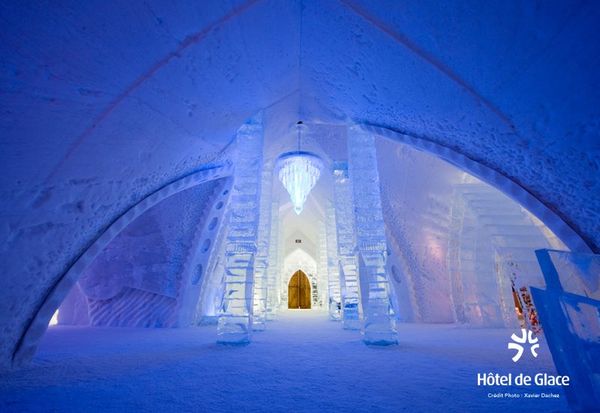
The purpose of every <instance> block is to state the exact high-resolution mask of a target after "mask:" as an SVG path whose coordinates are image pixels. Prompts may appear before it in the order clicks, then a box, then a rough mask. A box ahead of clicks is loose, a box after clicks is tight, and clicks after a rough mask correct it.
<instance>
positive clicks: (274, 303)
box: [267, 201, 279, 321]
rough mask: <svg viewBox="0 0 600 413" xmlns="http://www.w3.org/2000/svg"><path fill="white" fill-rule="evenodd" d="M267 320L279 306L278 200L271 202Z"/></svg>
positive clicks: (271, 317)
mask: <svg viewBox="0 0 600 413" xmlns="http://www.w3.org/2000/svg"><path fill="white" fill-rule="evenodd" d="M267 289H268V290H267V321H271V320H274V319H275V316H276V314H277V308H278V307H279V202H278V201H273V202H271V234H270V239H269V267H268V268H267Z"/></svg>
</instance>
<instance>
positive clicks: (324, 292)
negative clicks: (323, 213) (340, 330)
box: [317, 220, 329, 303]
mask: <svg viewBox="0 0 600 413" xmlns="http://www.w3.org/2000/svg"><path fill="white" fill-rule="evenodd" d="M318 225H319V235H318V236H319V238H318V261H317V283H318V287H317V290H318V292H319V298H320V299H319V302H320V303H325V302H326V301H325V299H327V301H329V283H328V278H329V274H328V267H327V230H326V227H325V222H323V221H320V220H319V222H318Z"/></svg>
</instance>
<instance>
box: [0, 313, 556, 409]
mask: <svg viewBox="0 0 600 413" xmlns="http://www.w3.org/2000/svg"><path fill="white" fill-rule="evenodd" d="M398 332H399V340H400V345H399V346H392V347H387V348H370V347H367V346H365V345H364V344H363V342H362V340H361V338H360V335H359V334H358V332H353V331H346V330H342V329H341V326H340V324H339V323H336V322H333V321H329V320H327V314H326V313H325V312H317V311H310V310H309V311H306V310H305V311H299V310H296V311H295V312H294V311H293V310H292V311H289V310H288V311H286V312H284V313H282V317H281V319H280V320H278V321H274V322H271V323H269V324H268V328H267V330H266V331H264V332H261V333H257V334H255V335H254V339H253V343H252V344H250V345H249V346H245V347H230V346H219V345H217V344H215V338H216V331H215V329H214V326H209V327H200V328H195V329H125V328H119V329H115V328H82V327H71V328H69V327H54V328H52V329H51V330H50V331H49V332H48V333H47V335H46V337H45V339H44V342H43V343H42V346H41V348H40V352H39V354H38V355H37V356H36V358H35V359H34V361H33V363H32V364H31V365H30V366H28V367H26V368H24V369H22V370H20V371H15V372H11V373H9V374H6V375H4V376H2V377H1V378H0V400H1V403H2V405H0V410H2V411H3V412H47V411H53V412H72V411H89V409H90V408H91V406H93V407H94V408H95V409H96V410H102V411H160V412H191V411H218V412H236V411H245V412H274V411H294V412H333V411H336V412H341V411H346V412H367V411H368V412H374V411H377V412H395V413H396V412H433V411H439V409H440V408H441V406H444V407H443V409H444V411H447V412H465V411H469V412H496V411H497V412H522V411H536V412H561V411H567V407H566V400H565V399H564V395H563V394H562V393H560V391H558V392H557V391H556V390H552V389H551V388H546V387H537V388H536V387H533V388H530V389H531V391H532V392H533V391H544V392H553V393H558V394H560V398H559V399H523V398H521V399H508V398H502V399H489V398H488V393H489V392H492V393H493V392H497V391H501V392H502V393H504V392H515V393H521V392H523V391H524V390H523V388H503V389H498V388H494V387H477V386H476V375H477V373H478V372H480V373H484V372H489V371H497V372H499V373H513V374H514V373H521V372H523V373H526V374H534V373H540V372H541V373H543V372H547V373H549V374H555V373H554V372H553V364H552V361H551V359H550V354H549V352H548V349H547V348H546V346H545V344H544V343H542V347H541V348H540V351H539V354H540V356H539V357H538V358H537V359H535V360H533V359H526V358H525V357H523V359H522V361H520V362H519V364H518V365H515V364H514V363H513V362H512V361H511V357H512V354H511V352H509V351H508V350H507V349H506V343H507V341H508V339H509V337H510V334H511V333H512V331H510V330H504V329H473V330H469V329H464V328H456V327H454V326H443V325H414V324H401V325H399V326H398ZM450 402H451V403H450Z"/></svg>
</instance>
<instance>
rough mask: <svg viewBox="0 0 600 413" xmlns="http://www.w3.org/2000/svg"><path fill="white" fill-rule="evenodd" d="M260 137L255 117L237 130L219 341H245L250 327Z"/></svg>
mask: <svg viewBox="0 0 600 413" xmlns="http://www.w3.org/2000/svg"><path fill="white" fill-rule="evenodd" d="M262 141H263V136H262V123H261V122H260V121H258V120H252V121H250V122H249V123H246V124H244V125H243V126H242V127H241V128H240V129H239V130H238V133H237V139H236V153H235V155H234V156H235V175H234V183H233V186H232V189H231V198H230V211H229V225H228V232H227V237H226V240H225V242H226V247H225V277H224V281H225V288H224V296H223V302H222V305H221V311H220V314H219V323H218V327H217V337H218V338H217V341H218V342H219V343H223V344H244V343H248V342H249V341H250V335H251V331H252V312H253V287H254V260H255V255H256V250H257V237H258V234H257V230H258V219H259V194H260V171H261V167H262V165H261V163H262Z"/></svg>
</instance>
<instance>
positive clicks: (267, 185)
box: [252, 163, 273, 331]
mask: <svg viewBox="0 0 600 413" xmlns="http://www.w3.org/2000/svg"><path fill="white" fill-rule="evenodd" d="M272 181H273V164H271V163H268V164H265V165H264V167H263V171H262V176H261V190H260V201H259V203H260V208H259V212H260V218H259V226H258V250H257V253H256V261H255V263H254V304H253V306H254V317H253V324H252V328H253V329H254V330H256V331H259V330H264V329H265V321H266V317H267V292H268V286H267V271H268V267H269V243H270V241H271V207H272V205H271V192H272Z"/></svg>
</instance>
